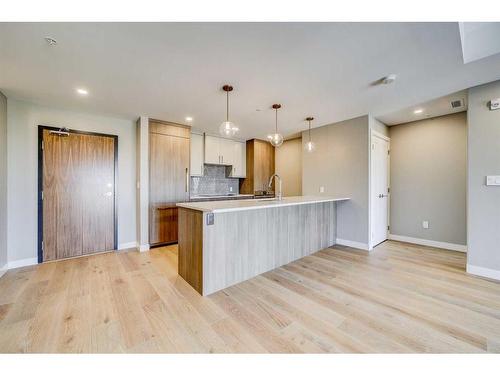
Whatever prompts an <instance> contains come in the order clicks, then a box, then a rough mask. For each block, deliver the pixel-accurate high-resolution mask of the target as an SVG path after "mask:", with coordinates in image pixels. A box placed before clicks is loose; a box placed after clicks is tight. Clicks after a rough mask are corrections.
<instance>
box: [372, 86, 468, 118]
mask: <svg viewBox="0 0 500 375" xmlns="http://www.w3.org/2000/svg"><path fill="white" fill-rule="evenodd" d="M454 100H461V101H462V103H463V107H459V108H453V107H452V106H451V102H452V101H454ZM467 104H468V103H467V90H462V91H459V92H455V93H453V94H449V95H445V96H442V97H440V98H436V99H432V100H429V101H426V102H423V103H418V104H415V105H412V106H410V107H407V108H403V109H400V110H398V111H395V112H392V113H388V114H385V115H383V116H378V117H377V119H378V120H380V121H382V122H383V123H384V124H386V125H389V126H391V125H397V124H404V123H406V122H412V121H418V120H423V119H426V118H432V117H438V116H444V115H448V114H450V113H457V112H463V111H466V110H467ZM415 110H422V112H421V113H415V112H414V111H415Z"/></svg>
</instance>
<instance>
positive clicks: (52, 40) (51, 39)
mask: <svg viewBox="0 0 500 375" xmlns="http://www.w3.org/2000/svg"><path fill="white" fill-rule="evenodd" d="M43 39H45V41H46V42H47V44H48V45H49V46H55V45H57V40H55V39H54V38H51V37H50V36H46V37H45V38H43Z"/></svg>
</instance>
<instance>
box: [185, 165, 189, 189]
mask: <svg viewBox="0 0 500 375" xmlns="http://www.w3.org/2000/svg"><path fill="white" fill-rule="evenodd" d="M188 185H189V172H188V169H187V168H186V193H187V192H188Z"/></svg>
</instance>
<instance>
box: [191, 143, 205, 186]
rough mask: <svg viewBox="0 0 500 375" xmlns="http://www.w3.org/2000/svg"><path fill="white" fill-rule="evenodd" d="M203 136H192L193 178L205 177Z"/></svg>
mask: <svg viewBox="0 0 500 375" xmlns="http://www.w3.org/2000/svg"><path fill="white" fill-rule="evenodd" d="M203 154H204V150H203V135H202V134H195V133H192V134H191V176H203Z"/></svg>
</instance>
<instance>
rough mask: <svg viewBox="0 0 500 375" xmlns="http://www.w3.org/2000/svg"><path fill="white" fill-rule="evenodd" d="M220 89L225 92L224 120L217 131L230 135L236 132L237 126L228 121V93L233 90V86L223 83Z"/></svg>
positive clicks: (226, 135) (225, 135)
mask: <svg viewBox="0 0 500 375" xmlns="http://www.w3.org/2000/svg"><path fill="white" fill-rule="evenodd" d="M222 90H224V91H225V92H226V121H224V122H223V123H222V124H220V127H219V133H220V134H221V135H223V136H224V137H232V136H234V135H235V134H236V133H237V132H238V130H239V129H238V127H237V126H235V125H234V124H233V123H232V122H231V121H229V93H230V92H231V91H233V86H230V85H224V86H222Z"/></svg>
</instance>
